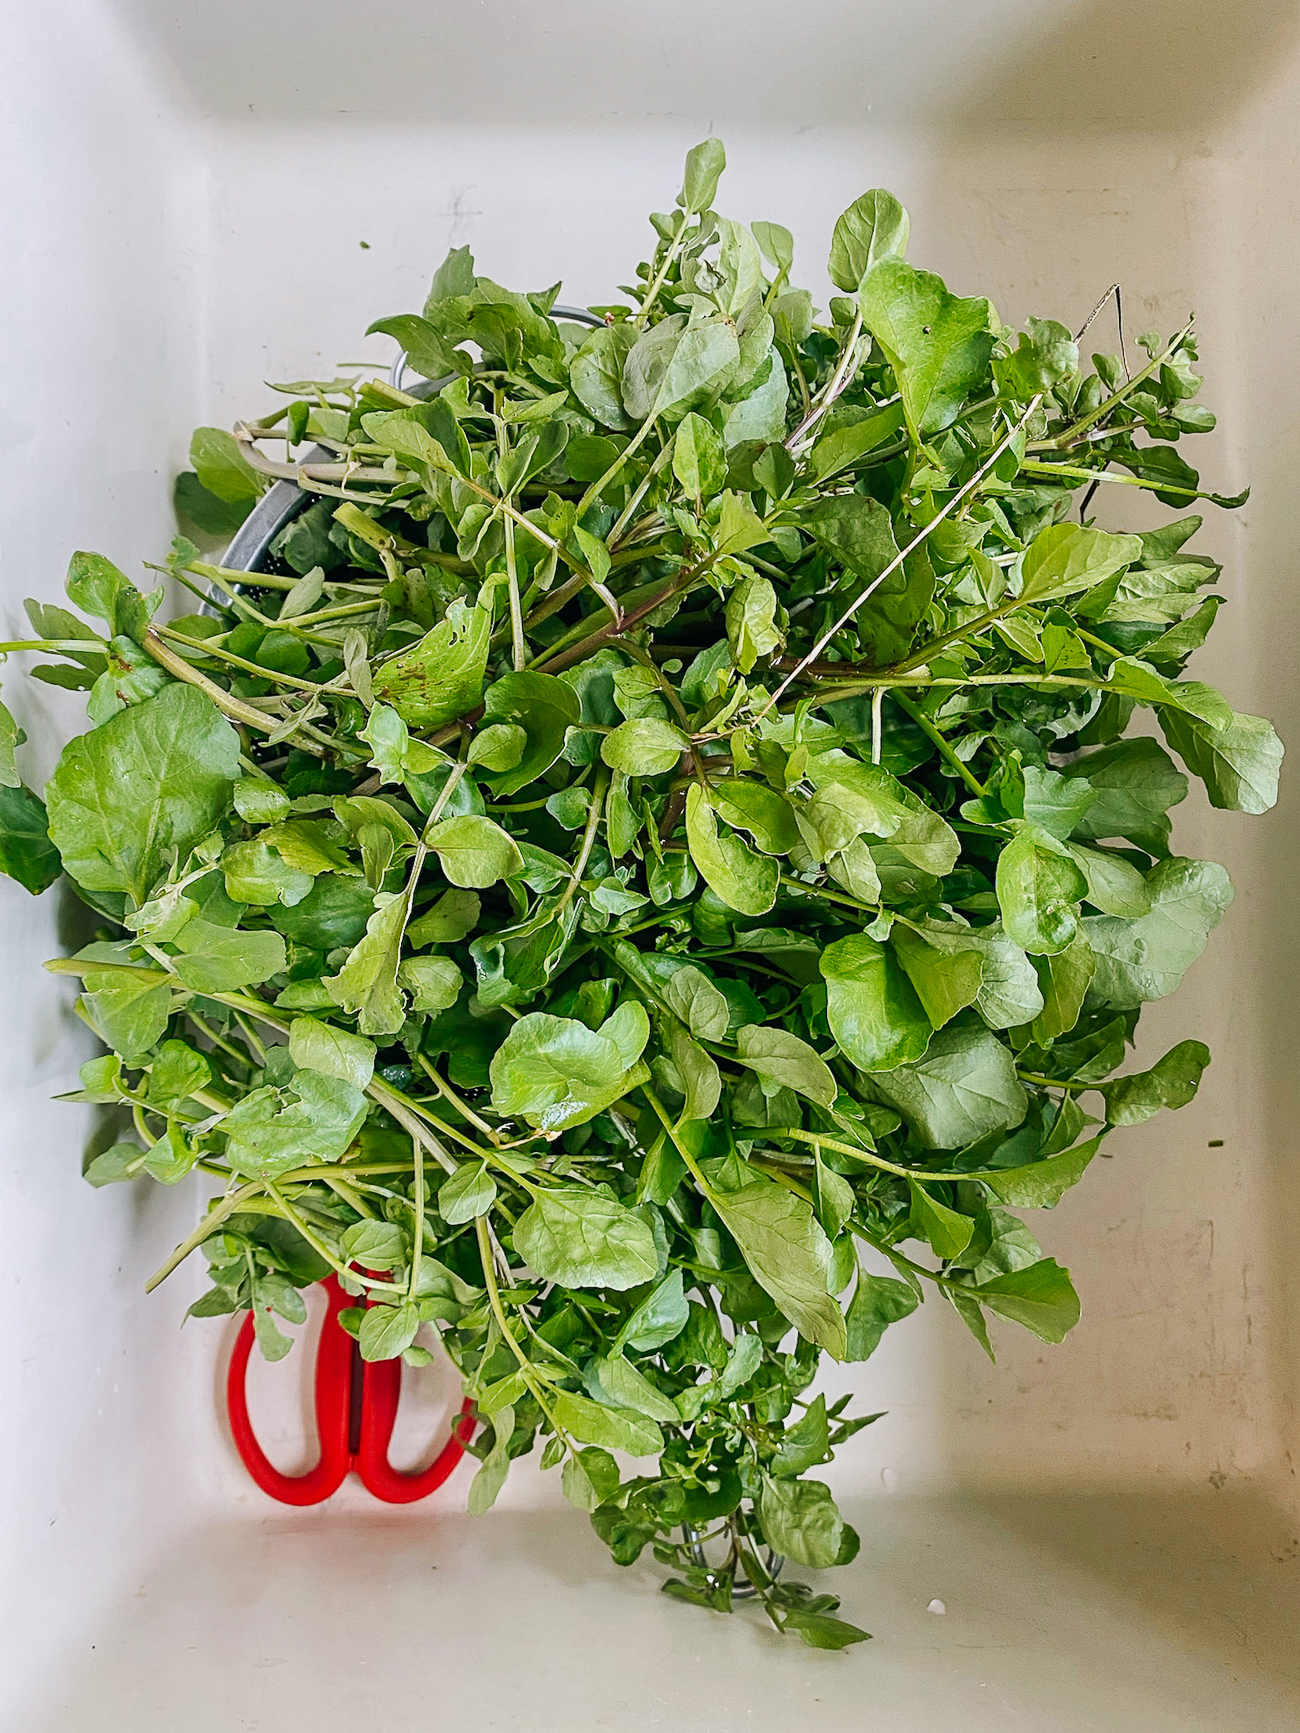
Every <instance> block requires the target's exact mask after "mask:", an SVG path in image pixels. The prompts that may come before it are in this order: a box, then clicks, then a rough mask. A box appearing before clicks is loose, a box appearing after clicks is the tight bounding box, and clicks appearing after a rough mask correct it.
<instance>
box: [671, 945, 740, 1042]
mask: <svg viewBox="0 0 1300 1733" xmlns="http://www.w3.org/2000/svg"><path fill="white" fill-rule="evenodd" d="M662 992H663V997H664V1002H665V1003H666V1004H667V1006H668V1008H669V1010H670V1011H672V1012H673V1013H674V1014H675V1015H676V1016H678V1017H680V1018H681V1020H682V1022H683V1023H685V1025H686V1027H687V1028H688V1029H689V1030H690V1032H691V1034H692V1035H693V1036H694V1037H695V1038H696V1040H697V1041H722V1040H724V1039H725V1038H726V1034H727V1030H728V1028H729V1027H730V1025H731V1007H730V1005H729V1004H728V1003H727V999H726V996H725V995H724V994H722V993H720V992H719V991H718V989H717V988H716V987H715V986H714V985H713V982H712V981H710V979H709V977H708V976H707V975H706V974H705V973H704V972H703V970H701V969H697V968H696V967H695V966H694V964H692V963H687V964H686V965H685V966H684V967H683V968H680V969H674V970H673V971H672V972H671V974H669V975H668V977H667V979H666V980H665V981H664V982H663V985H662Z"/></svg>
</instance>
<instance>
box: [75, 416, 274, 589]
mask: <svg viewBox="0 0 1300 1733" xmlns="http://www.w3.org/2000/svg"><path fill="white" fill-rule="evenodd" d="M190 462H191V463H192V464H193V465H194V472H195V474H196V475H197V476H198V478H199V484H200V486H202V487H205V488H206V489H207V490H208V492H209V493H214V494H216V496H217V498H218V499H219V500H224V501H225V502H226V504H227V505H235V504H239V503H242V502H243V501H244V500H254V499H256V498H257V497H258V495H259V494H260V493H261V491H262V479H261V477H260V476H259V475H258V473H257V471H256V470H255V469H254V468H253V467H252V465H251V464H250V463H249V462H248V460H247V458H246V457H245V456H244V454H243V452H242V451H241V450H240V449H239V441H238V440H237V439H236V438H235V436H234V435H233V434H232V433H227V432H226V431H225V429H224V428H221V427H196V428H195V430H194V437H193V438H192V439H191V440H190ZM69 594H71V592H69ZM72 599H73V601H77V598H76V597H75V596H73V598H72ZM77 605H78V607H80V606H81V605H82V604H81V603H80V602H77Z"/></svg>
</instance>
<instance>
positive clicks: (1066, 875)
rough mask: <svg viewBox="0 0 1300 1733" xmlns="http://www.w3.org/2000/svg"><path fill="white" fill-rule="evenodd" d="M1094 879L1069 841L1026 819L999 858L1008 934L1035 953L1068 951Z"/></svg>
mask: <svg viewBox="0 0 1300 1733" xmlns="http://www.w3.org/2000/svg"><path fill="white" fill-rule="evenodd" d="M1087 892H1088V881H1087V879H1086V878H1085V877H1084V875H1083V873H1082V872H1081V871H1080V869H1079V867H1078V865H1077V864H1076V862H1075V860H1074V858H1073V856H1072V855H1071V854H1070V852H1069V850H1068V849H1067V848H1066V846H1065V845H1064V844H1063V843H1060V842H1058V841H1057V840H1056V838H1055V837H1054V836H1052V835H1050V834H1049V833H1048V832H1047V831H1045V830H1043V829H1042V828H1041V826H1039V825H1036V824H1028V823H1023V822H1022V823H1020V824H1019V825H1018V826H1017V829H1016V834H1015V835H1014V836H1013V837H1012V839H1011V841H1010V842H1009V843H1008V844H1007V846H1006V847H1005V848H1004V849H1003V850H1002V853H1001V854H1000V855H999V856H998V866H997V895H998V906H999V908H1000V909H1001V911H1002V925H1003V928H1004V929H1005V931H1006V933H1007V935H1008V936H1009V937H1010V938H1012V939H1014V940H1015V942H1016V944H1018V945H1020V946H1022V947H1023V948H1024V949H1025V950H1026V951H1028V952H1030V954H1031V955H1034V956H1051V955H1054V954H1055V953H1056V952H1057V951H1063V950H1064V949H1065V947H1066V946H1067V945H1068V944H1069V943H1070V941H1071V940H1072V939H1073V938H1074V935H1075V933H1076V932H1077V931H1078V930H1079V902H1080V901H1081V899H1082V898H1083V897H1085V896H1086V895H1087Z"/></svg>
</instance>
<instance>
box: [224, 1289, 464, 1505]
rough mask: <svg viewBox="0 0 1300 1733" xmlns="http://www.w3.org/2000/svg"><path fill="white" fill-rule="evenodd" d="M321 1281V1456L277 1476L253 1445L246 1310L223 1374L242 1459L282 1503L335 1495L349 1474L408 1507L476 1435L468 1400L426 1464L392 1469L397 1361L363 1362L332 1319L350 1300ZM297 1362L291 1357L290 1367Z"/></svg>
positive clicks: (317, 1379)
mask: <svg viewBox="0 0 1300 1733" xmlns="http://www.w3.org/2000/svg"><path fill="white" fill-rule="evenodd" d="M321 1286H322V1287H323V1288H324V1289H325V1292H326V1295H327V1296H328V1303H327V1306H326V1311H325V1316H324V1318H323V1319H322V1320H321V1327H320V1336H319V1338H318V1340H317V1343H316V1367H315V1372H314V1376H313V1383H314V1388H315V1410H316V1438H317V1443H318V1445H319V1449H320V1457H319V1460H318V1461H317V1463H316V1466H315V1467H314V1468H311V1469H308V1471H307V1472H306V1473H305V1474H282V1473H281V1472H280V1470H279V1469H278V1468H276V1467H275V1466H274V1465H273V1464H272V1462H271V1460H270V1458H269V1457H268V1456H267V1454H266V1452H265V1451H264V1450H263V1449H262V1446H261V1445H260V1444H259V1443H258V1440H257V1434H256V1433H255V1432H254V1430H253V1423H252V1420H251V1418H250V1416H249V1412H248V1357H249V1355H250V1353H251V1352H252V1349H253V1343H254V1336H255V1332H254V1327H253V1319H252V1317H251V1315H245V1317H244V1319H243V1322H242V1323H241V1324H240V1326H239V1334H238V1335H237V1336H236V1337H235V1345H234V1347H233V1348H232V1349H231V1351H230V1366H229V1369H228V1371H227V1373H226V1406H227V1410H228V1412H229V1415H230V1430H231V1435H232V1436H233V1438H234V1441H235V1448H236V1450H238V1452H239V1455H240V1459H241V1460H242V1462H243V1464H244V1467H245V1468H246V1469H247V1470H248V1472H249V1473H250V1474H251V1475H252V1477H253V1479H254V1480H255V1481H256V1482H257V1484H258V1486H260V1487H261V1489H262V1491H263V1492H265V1493H267V1494H269V1496H270V1497H271V1498H274V1499H276V1500H278V1502H279V1503H281V1504H296V1505H306V1504H320V1503H322V1502H323V1501H324V1500H325V1499H327V1498H332V1497H333V1496H334V1494H335V1493H336V1492H337V1491H338V1489H339V1488H340V1486H342V1484H343V1482H344V1480H345V1479H346V1477H347V1476H348V1475H349V1474H355V1475H356V1476H357V1477H358V1479H359V1480H360V1481H361V1484H362V1485H363V1486H364V1487H365V1489H366V1491H367V1492H369V1493H371V1494H372V1495H373V1496H374V1497H375V1498H378V1499H382V1500H383V1502H384V1503H385V1504H414V1503H415V1502H416V1501H417V1500H418V1499H422V1498H427V1497H428V1496H429V1494H430V1493H431V1492H434V1491H436V1489H437V1488H438V1487H440V1486H441V1485H442V1483H443V1481H444V1480H446V1478H447V1476H448V1475H449V1474H450V1473H451V1471H452V1469H453V1468H455V1466H456V1464H457V1463H458V1462H459V1461H460V1459H461V1457H462V1456H463V1455H464V1454H465V1446H466V1445H467V1444H468V1443H469V1441H470V1439H471V1438H472V1437H473V1436H474V1422H473V1420H471V1419H470V1418H469V1411H470V1409H471V1407H472V1406H473V1404H472V1403H470V1402H469V1401H466V1402H465V1403H463V1404H462V1407H461V1411H460V1415H459V1417H458V1418H457V1420H456V1421H455V1423H454V1424H453V1426H452V1429H451V1437H450V1438H449V1439H448V1441H447V1443H446V1444H444V1445H443V1447H442V1449H441V1450H440V1451H439V1452H438V1454H437V1456H435V1457H434V1459H433V1461H432V1462H431V1463H430V1464H429V1466H428V1467H427V1468H425V1469H421V1470H420V1471H419V1472H418V1473H415V1474H408V1473H404V1472H402V1471H401V1470H399V1469H395V1468H394V1467H393V1465H392V1464H391V1463H390V1462H389V1460H388V1447H389V1444H390V1442H391V1441H392V1436H393V1426H394V1424H395V1423H396V1420H397V1405H398V1402H399V1400H400V1398H401V1389H402V1363H401V1361H400V1360H377V1361H364V1360H362V1358H361V1353H360V1350H359V1348H358V1347H357V1344H356V1342H355V1340H354V1339H353V1338H352V1337H351V1336H349V1335H348V1333H347V1331H346V1330H345V1329H344V1328H343V1326H342V1325H341V1324H340V1323H339V1321H338V1315H339V1313H340V1312H341V1311H342V1310H343V1308H344V1307H345V1306H350V1305H353V1304H355V1302H354V1301H353V1300H352V1299H351V1298H350V1297H349V1296H348V1295H347V1294H346V1293H345V1292H344V1291H343V1288H342V1286H341V1285H340V1283H339V1281H338V1278H337V1277H335V1276H329V1277H327V1278H326V1280H325V1281H324V1282H323V1283H322V1284H321ZM299 1365H300V1362H299V1361H297V1360H295V1362H294V1366H293V1370H294V1371H295V1372H297V1371H298V1368H299Z"/></svg>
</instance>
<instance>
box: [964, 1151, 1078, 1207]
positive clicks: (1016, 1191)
mask: <svg viewBox="0 0 1300 1733" xmlns="http://www.w3.org/2000/svg"><path fill="white" fill-rule="evenodd" d="M1100 1147H1101V1138H1100V1137H1093V1138H1090V1139H1089V1140H1088V1142H1087V1143H1080V1144H1077V1145H1076V1146H1075V1147H1074V1148H1073V1149H1067V1150H1064V1151H1063V1152H1062V1153H1061V1154H1060V1155H1049V1156H1048V1157H1047V1159H1046V1160H1045V1161H1031V1162H1029V1163H1027V1164H1026V1165H1025V1166H1024V1167H1007V1168H1002V1169H1001V1170H1000V1171H999V1172H997V1173H993V1174H986V1175H985V1176H984V1183H985V1185H987V1186H988V1188H989V1190H990V1191H991V1192H993V1194H994V1195H995V1196H996V1197H999V1198H1001V1200H1002V1202H1003V1203H1005V1204H1010V1205H1011V1207H1012V1208H1013V1209H1055V1207H1056V1205H1057V1204H1058V1203H1059V1202H1060V1201H1061V1199H1062V1197H1064V1195H1065V1193H1066V1192H1067V1191H1069V1189H1070V1187H1071V1186H1075V1185H1078V1183H1079V1181H1080V1180H1081V1179H1082V1178H1083V1176H1084V1174H1085V1173H1086V1172H1087V1170H1088V1164H1089V1162H1090V1161H1091V1160H1092V1158H1093V1157H1094V1156H1095V1155H1096V1153H1097V1151H1098V1149H1099V1148H1100Z"/></svg>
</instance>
